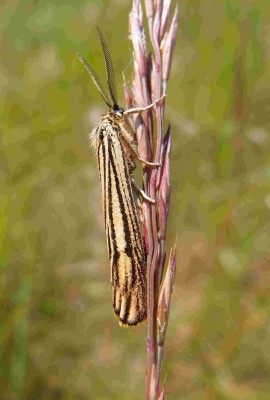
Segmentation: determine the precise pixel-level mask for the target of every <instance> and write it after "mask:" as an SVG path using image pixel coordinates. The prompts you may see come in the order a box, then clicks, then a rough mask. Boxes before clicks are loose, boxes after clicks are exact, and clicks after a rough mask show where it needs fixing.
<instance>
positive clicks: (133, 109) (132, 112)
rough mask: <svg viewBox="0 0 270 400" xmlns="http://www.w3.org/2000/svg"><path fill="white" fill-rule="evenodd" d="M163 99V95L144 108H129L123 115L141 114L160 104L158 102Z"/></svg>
mask: <svg viewBox="0 0 270 400" xmlns="http://www.w3.org/2000/svg"><path fill="white" fill-rule="evenodd" d="M164 97H166V94H164V95H163V96H161V97H160V98H159V99H157V100H156V101H154V102H153V103H151V104H149V105H148V106H146V107H135V108H130V109H129V110H126V111H124V115H127V114H134V113H141V112H143V111H146V110H149V109H150V108H152V107H154V106H155V105H156V104H157V103H158V102H160V100H163V99H164Z"/></svg>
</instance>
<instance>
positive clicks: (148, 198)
mask: <svg viewBox="0 0 270 400" xmlns="http://www.w3.org/2000/svg"><path fill="white" fill-rule="evenodd" d="M130 179H131V184H132V186H133V188H134V189H135V190H136V191H137V192H138V193H139V194H140V195H141V196H142V198H143V199H144V200H145V201H148V202H149V203H151V204H156V200H154V199H152V198H151V197H149V196H147V194H146V193H145V192H144V191H143V189H142V188H141V187H140V186H139V185H138V184H137V182H136V181H135V179H134V178H132V177H131V178H130Z"/></svg>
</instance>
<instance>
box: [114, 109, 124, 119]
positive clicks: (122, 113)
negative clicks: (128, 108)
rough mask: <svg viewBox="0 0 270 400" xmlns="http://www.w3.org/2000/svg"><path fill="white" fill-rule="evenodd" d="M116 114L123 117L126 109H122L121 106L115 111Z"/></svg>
mask: <svg viewBox="0 0 270 400" xmlns="http://www.w3.org/2000/svg"><path fill="white" fill-rule="evenodd" d="M115 114H116V115H117V117H119V118H123V115H124V110H122V108H119V109H118V110H117V111H116V112H115Z"/></svg>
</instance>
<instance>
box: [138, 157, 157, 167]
mask: <svg viewBox="0 0 270 400" xmlns="http://www.w3.org/2000/svg"><path fill="white" fill-rule="evenodd" d="M138 160H139V161H140V162H142V163H143V164H145V165H148V166H149V167H161V164H160V163H154V162H150V161H146V160H143V159H142V158H140V157H138Z"/></svg>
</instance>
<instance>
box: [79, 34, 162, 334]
mask: <svg viewBox="0 0 270 400" xmlns="http://www.w3.org/2000/svg"><path fill="white" fill-rule="evenodd" d="M97 31H98V34H99V38H100V42H101V46H102V50H103V55H104V60H105V67H106V75H107V85H108V89H109V97H108V95H107V94H105V92H104V90H102V88H101V86H100V84H99V82H98V80H97V78H96V76H95V74H94V72H93V70H92V68H91V67H90V66H89V65H88V63H87V62H86V61H85V60H84V58H83V57H82V56H81V55H80V54H78V58H79V59H80V61H81V62H82V64H83V65H84V67H85V68H86V70H87V72H88V73H89V75H90V76H91V78H92V80H93V83H94V84H95V86H96V87H97V89H98V91H99V92H100V94H101V96H102V97H103V100H104V101H105V103H106V104H107V106H108V107H109V112H108V114H107V115H105V116H104V117H102V118H101V121H100V122H99V123H98V124H97V126H96V127H95V128H94V129H93V130H92V132H91V133H90V135H89V138H90V142H91V145H92V147H93V148H94V150H95V153H96V156H97V164H98V171H99V179H100V184H101V191H102V202H103V211H104V219H105V229H106V236H107V247H108V254H109V263H110V273H111V286H112V302H113V309H114V313H115V315H116V317H117V318H118V319H119V324H120V325H121V326H133V325H137V324H138V323H140V322H142V321H143V320H144V319H146V317H147V284H146V252H145V246H144V241H143V238H142V232H141V225H140V221H139V218H138V213H137V206H136V204H135V200H134V196H133V190H136V191H138V192H139V193H140V195H141V196H142V197H143V198H144V199H145V200H147V201H149V202H151V203H155V202H154V200H152V199H151V198H149V197H148V196H147V195H146V194H145V192H144V191H143V190H142V189H141V188H140V187H139V186H138V185H137V184H136V182H135V180H134V179H133V176H132V173H133V171H134V169H135V159H139V160H141V159H140V157H139V154H138V145H137V140H136V136H135V134H134V133H133V132H131V130H130V127H129V125H128V122H127V119H126V116H127V114H130V113H138V112H142V111H144V110H147V109H149V108H150V107H153V105H154V104H156V103H157V102H155V103H153V104H150V105H149V106H147V107H144V108H132V109H129V110H123V109H122V108H120V107H119V105H118V97H117V91H116V84H115V72H114V67H113V62H112V57H111V53H110V51H109V48H108V45H107V43H106V41H105V38H104V36H103V34H102V32H101V31H100V29H99V28H97ZM159 100H160V99H159ZM159 100H158V101H159ZM141 161H143V160H141ZM143 162H144V163H145V164H148V165H152V166H158V165H159V164H154V163H149V162H145V161H143Z"/></svg>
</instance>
